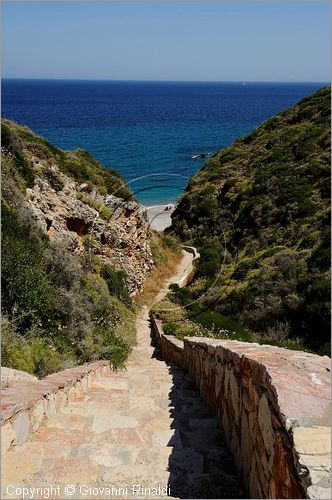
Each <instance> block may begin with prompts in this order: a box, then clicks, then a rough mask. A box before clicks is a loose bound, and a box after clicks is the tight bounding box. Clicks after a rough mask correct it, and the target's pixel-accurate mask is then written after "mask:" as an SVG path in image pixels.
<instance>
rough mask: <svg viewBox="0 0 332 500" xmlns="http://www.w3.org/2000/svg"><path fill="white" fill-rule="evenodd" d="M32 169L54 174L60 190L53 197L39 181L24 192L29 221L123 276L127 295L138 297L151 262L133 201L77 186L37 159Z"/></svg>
mask: <svg viewBox="0 0 332 500" xmlns="http://www.w3.org/2000/svg"><path fill="white" fill-rule="evenodd" d="M31 161H32V162H33V164H34V165H35V166H38V167H40V166H41V168H43V169H47V170H48V171H51V172H52V173H53V174H55V175H56V176H57V177H58V178H59V179H60V180H61V184H62V185H63V187H62V189H60V190H59V191H56V190H55V189H54V188H53V187H52V186H51V184H50V182H48V181H47V180H45V178H43V179H42V178H38V177H37V180H36V183H35V185H34V186H33V187H32V188H28V189H27V191H26V200H27V204H28V207H29V209H30V210H31V212H32V215H33V218H34V219H35V220H36V221H37V222H38V224H39V225H40V226H41V227H42V228H43V230H44V231H45V233H47V234H48V236H49V237H50V239H51V240H52V239H53V238H55V239H58V240H60V241H62V242H63V243H65V245H66V246H67V248H68V249H69V250H70V251H72V252H73V253H76V254H81V253H83V251H84V250H88V253H91V255H95V256H98V257H99V258H100V259H101V260H102V261H103V262H105V263H110V264H112V265H113V266H114V267H115V268H117V269H121V270H123V271H124V272H125V273H126V281H127V286H128V289H129V291H130V293H132V294H134V293H136V292H137V291H139V290H140V289H141V287H142V285H143V282H144V279H145V276H146V274H147V272H148V271H149V270H150V269H151V267H152V264H153V261H152V256H151V251H150V247H149V242H148V227H149V226H148V221H147V217H146V210H145V208H144V207H142V206H140V205H139V204H138V203H137V202H136V201H132V200H130V201H124V200H122V199H121V198H118V197H116V196H114V195H102V194H100V193H98V191H97V190H96V189H95V188H92V189H91V190H89V191H88V190H87V185H86V184H85V185H84V184H82V185H80V186H79V185H78V184H77V183H76V182H75V181H74V180H73V179H71V178H70V177H68V176H66V175H64V174H63V173H62V172H61V171H60V170H59V168H58V167H57V165H56V164H54V165H52V166H51V167H50V166H48V165H47V162H45V161H43V160H40V159H39V158H37V157H32V158H31Z"/></svg>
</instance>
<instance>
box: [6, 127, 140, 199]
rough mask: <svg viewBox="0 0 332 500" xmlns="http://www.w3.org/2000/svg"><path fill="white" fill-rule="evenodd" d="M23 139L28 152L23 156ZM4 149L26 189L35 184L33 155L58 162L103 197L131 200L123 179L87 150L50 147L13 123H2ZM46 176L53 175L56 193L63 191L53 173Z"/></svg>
mask: <svg viewBox="0 0 332 500" xmlns="http://www.w3.org/2000/svg"><path fill="white" fill-rule="evenodd" d="M20 139H21V140H22V143H23V146H24V149H25V155H24V157H23V156H22V145H21V144H20ZM1 147H2V148H4V149H5V150H6V151H7V153H10V154H12V155H13V157H14V159H15V168H16V169H17V170H18V173H19V174H20V175H21V177H22V178H23V179H24V181H25V183H26V186H27V187H29V186H32V185H33V181H34V177H35V174H34V172H33V169H32V168H31V167H30V166H29V159H30V157H31V156H32V155H34V156H36V157H38V158H40V159H42V160H47V162H48V163H49V165H52V164H53V163H55V162H56V163H57V165H58V166H59V168H60V170H61V171H62V172H63V173H64V174H66V175H68V176H69V177H72V178H73V179H74V180H75V181H76V182H77V183H87V184H88V185H90V186H92V185H93V186H94V187H96V188H97V190H98V191H99V192H100V194H103V195H105V194H114V195H115V196H117V197H119V198H125V199H126V198H128V197H131V194H130V192H129V190H128V189H127V188H126V186H125V181H124V179H123V178H122V177H121V176H120V175H119V174H118V173H117V172H115V171H114V170H112V169H110V168H105V167H103V166H102V165H101V164H100V163H99V162H98V161H97V160H96V159H95V158H94V157H93V156H92V155H91V154H90V153H89V152H88V151H85V150H84V149H77V150H73V151H64V150H62V149H60V148H57V147H56V146H54V145H53V144H50V143H49V142H48V141H46V139H44V138H43V137H39V136H37V135H36V134H34V133H33V132H32V131H31V130H30V129H29V128H27V127H24V126H22V125H17V124H15V123H14V122H12V121H9V120H2V123H1ZM38 173H39V174H40V173H41V172H38ZM47 175H48V176H53V177H52V178H48V179H47V180H48V181H49V182H50V183H51V185H52V187H53V188H54V189H55V190H56V191H57V190H60V189H61V188H62V186H61V184H59V182H60V180H59V179H58V178H57V177H56V176H55V175H54V174H53V173H52V172H51V171H48V172H47Z"/></svg>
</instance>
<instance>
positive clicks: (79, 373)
mask: <svg viewBox="0 0 332 500" xmlns="http://www.w3.org/2000/svg"><path fill="white" fill-rule="evenodd" d="M110 371H111V364H110V362H109V361H96V362H95V363H88V364H85V365H81V366H78V367H75V368H70V369H68V370H64V371H62V372H58V373H53V374H51V375H48V376H47V377H45V378H44V379H42V380H36V381H33V380H32V381H25V380H24V381H21V382H17V383H16V384H14V385H13V386H11V387H9V388H7V389H4V390H3V391H2V394H1V453H2V454H3V453H5V452H6V451H8V450H9V449H10V448H12V447H13V446H19V445H21V444H23V443H24V442H25V441H27V439H28V438H29V436H30V435H31V434H32V433H34V432H36V431H37V430H38V429H39V427H40V426H41V425H42V424H43V422H44V421H45V420H46V419H47V418H49V417H51V416H53V415H56V413H58V412H59V411H60V410H61V408H63V407H64V406H65V405H66V404H67V403H68V402H69V401H72V400H74V399H76V398H78V397H81V396H82V395H83V394H84V393H85V392H86V391H87V390H88V388H89V387H91V386H92V385H93V384H94V382H95V381H96V380H97V379H98V378H99V377H101V376H103V375H106V374H108V373H110Z"/></svg>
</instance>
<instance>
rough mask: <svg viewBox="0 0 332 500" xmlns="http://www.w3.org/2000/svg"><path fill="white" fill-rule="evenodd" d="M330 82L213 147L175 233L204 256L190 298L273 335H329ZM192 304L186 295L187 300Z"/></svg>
mask: <svg viewBox="0 0 332 500" xmlns="http://www.w3.org/2000/svg"><path fill="white" fill-rule="evenodd" d="M329 206H330V88H324V89H322V90H320V91H319V92H317V93H315V94H314V95H313V96H310V97H307V98H305V99H303V100H302V101H301V102H300V103H298V104H297V105H295V106H293V107H292V108H290V109H288V110H286V111H284V112H282V113H280V114H278V115H276V116H275V117H273V118H271V119H269V120H267V121H266V122H264V123H263V124H262V125H260V126H259V127H257V128H256V129H255V130H254V131H253V132H252V133H251V134H249V135H247V136H246V137H244V138H241V139H239V140H237V141H235V143H234V144H232V145H231V146H229V147H226V148H223V149H221V150H220V151H219V152H217V153H216V154H215V155H214V156H213V157H212V158H211V159H210V160H209V161H208V162H207V163H206V164H205V165H204V166H203V168H202V169H201V170H200V172H199V173H198V174H197V175H196V176H194V177H193V178H192V179H191V180H190V182H189V184H188V186H187V188H186V191H185V193H184V195H183V197H182V199H181V201H180V203H179V205H178V207H177V209H176V211H175V212H174V214H173V216H172V219H173V228H172V231H173V232H174V233H176V234H177V235H179V236H180V237H181V238H182V240H183V241H186V242H192V243H194V244H196V245H197V246H198V247H199V251H200V254H201V259H200V263H199V266H198V269H197V274H196V280H195V283H193V285H192V286H191V288H189V290H188V293H191V295H192V297H191V298H198V297H202V296H203V298H201V299H200V303H201V304H202V305H204V306H206V307H208V308H210V309H213V310H214V311H215V312H218V313H220V314H222V315H223V316H224V317H226V318H231V319H233V320H235V321H237V322H239V323H241V324H242V325H244V326H245V327H247V328H248V329H251V330H253V331H254V332H258V333H260V334H262V335H265V336H266V337H269V338H270V339H274V340H275V341H282V340H285V339H287V338H294V337H298V338H300V339H302V340H303V341H304V342H305V343H306V344H307V345H310V346H311V347H313V348H314V349H318V350H319V349H320V348H321V347H322V346H323V345H324V344H325V343H326V342H328V341H329V338H330V329H329V290H330V288H329V264H330V259H329V256H330V251H329V248H330V239H329V234H330V233H329V231H330V222H329V220H330V219H329V211H330V209H329ZM188 301H190V298H189V299H188Z"/></svg>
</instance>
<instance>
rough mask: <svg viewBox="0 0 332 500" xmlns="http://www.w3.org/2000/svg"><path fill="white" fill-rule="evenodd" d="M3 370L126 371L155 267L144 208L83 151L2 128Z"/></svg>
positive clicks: (25, 131) (6, 124)
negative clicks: (83, 365)
mask: <svg viewBox="0 0 332 500" xmlns="http://www.w3.org/2000/svg"><path fill="white" fill-rule="evenodd" d="M1 136H2V149H1V156H2V293H3V295H2V309H3V314H4V318H3V353H2V354H3V355H2V360H3V364H5V365H6V366H9V367H12V368H17V369H21V370H25V371H28V372H30V373H36V374H38V375H44V374H45V373H49V372H52V371H55V370H58V369H61V368H65V367H67V366H71V365H73V364H75V363H77V362H83V361H89V360H93V359H98V358H100V357H102V358H108V357H110V358H112V360H113V362H114V363H115V364H118V365H120V364H121V363H123V362H124V361H125V358H126V356H127V354H128V352H129V351H130V348H131V346H132V344H133V342H134V324H133V323H134V311H133V307H134V306H133V302H132V298H131V297H132V296H133V295H135V294H136V293H137V292H138V291H140V290H141V288H142V285H143V283H144V280H145V277H146V275H147V273H148V272H149V271H150V269H151V268H152V266H153V260H152V254H151V251H150V245H149V237H148V230H149V228H148V222H147V218H146V213H145V210H144V209H142V207H141V206H140V205H139V204H138V203H137V202H136V201H135V200H134V199H133V198H132V196H131V194H130V193H129V191H128V190H127V189H126V187H125V183H124V181H123V179H122V178H121V177H120V176H119V175H118V174H117V173H116V172H114V171H112V170H110V169H106V168H103V167H102V166H101V165H100V164H99V163H98V162H97V161H96V160H95V159H94V158H93V157H92V156H91V155H89V153H87V152H86V151H83V150H77V151H63V150H61V149H59V148H56V147H55V146H53V145H52V144H50V143H48V142H47V141H46V140H45V139H43V138H41V137H38V136H36V135H35V134H34V133H33V132H31V131H30V130H29V129H27V128H26V127H22V126H19V125H17V124H15V123H12V122H10V121H8V120H4V121H3V122H2V134H1Z"/></svg>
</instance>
